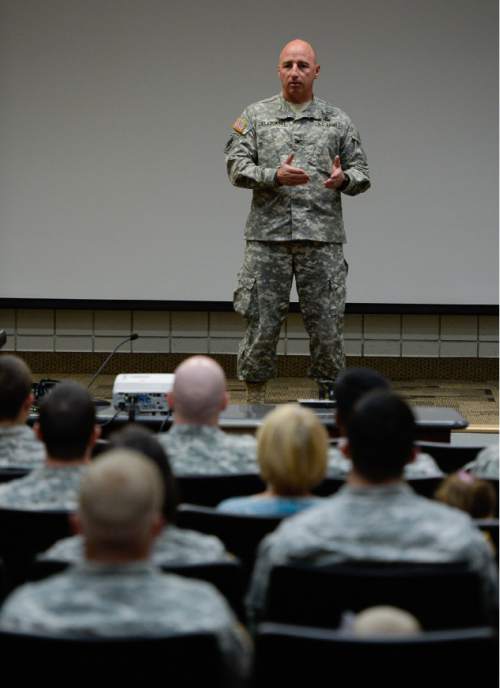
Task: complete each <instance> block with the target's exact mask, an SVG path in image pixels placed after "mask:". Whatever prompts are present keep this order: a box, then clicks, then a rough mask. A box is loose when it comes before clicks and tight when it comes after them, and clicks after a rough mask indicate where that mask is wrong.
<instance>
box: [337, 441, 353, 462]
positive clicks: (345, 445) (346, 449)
mask: <svg viewBox="0 0 500 688" xmlns="http://www.w3.org/2000/svg"><path fill="white" fill-rule="evenodd" d="M338 448H339V449H340V451H341V452H342V454H343V455H344V456H345V457H346V459H350V458H351V446H350V444H349V442H348V441H347V440H345V441H344V442H341V443H340V444H339V447H338Z"/></svg>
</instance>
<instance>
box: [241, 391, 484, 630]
mask: <svg viewBox="0 0 500 688" xmlns="http://www.w3.org/2000/svg"><path fill="white" fill-rule="evenodd" d="M415 434H416V425H415V419H414V417H413V413H412V411H411V409H410V407H409V406H408V405H407V404H406V403H405V402H404V401H403V400H402V399H401V398H399V397H398V396H397V395H395V394H392V393H391V392H382V391H375V392H371V393H370V394H369V395H366V396H365V397H364V398H363V399H361V400H360V401H359V402H358V405H357V406H356V408H355V410H354V412H353V414H352V415H351V418H350V419H349V423H348V426H347V437H348V444H347V446H346V448H345V451H346V452H347V453H348V454H349V456H350V458H351V460H352V464H353V468H352V470H351V472H350V473H349V475H348V477H347V482H346V485H345V486H344V487H342V488H341V489H340V490H339V492H337V493H336V494H335V495H333V496H332V497H328V498H327V499H325V500H324V502H323V503H322V504H321V505H320V506H316V507H314V508H312V509H308V510H307V511H305V512H304V513H302V514H298V515H297V516H294V517H293V518H291V519H287V520H285V521H284V522H283V523H282V524H281V525H280V526H279V527H278V529H277V530H276V531H274V533H272V534H271V535H268V536H267V537H266V538H265V539H264V540H263V541H262V543H261V545H260V547H259V551H258V556H257V562H256V566H255V570H254V574H253V578H252V583H251V587H250V592H249V596H248V605H249V613H250V616H251V618H253V619H255V617H257V618H258V616H259V614H260V613H262V612H263V611H264V609H265V599H266V592H267V586H268V582H269V575H270V573H271V569H272V568H273V567H274V566H279V565H283V564H291V563H294V564H298V563H302V564H310V565H330V564H337V563H342V562H348V561H349V562H354V561H383V562H436V563H442V562H465V563H466V564H468V565H469V566H470V568H471V570H473V571H476V572H477V573H478V575H479V578H480V580H481V583H482V586H483V591H484V599H485V603H486V605H487V606H488V608H489V609H491V610H494V609H495V607H496V602H497V571H496V566H495V561H494V558H493V553H492V551H491V549H490V548H489V546H488V544H487V543H486V541H485V540H484V538H483V535H482V533H481V531H480V530H479V529H477V528H476V527H475V526H474V523H473V522H472V520H471V518H470V516H468V515H467V514H465V513H464V512H462V511H459V510H458V509H454V508H451V507H449V506H447V505H445V504H440V503H438V502H436V501H433V500H431V499H427V498H425V497H420V496H418V495H417V494H415V493H414V492H413V490H412V489H411V488H410V487H409V486H408V485H407V484H405V482H404V481H403V467H404V465H405V464H406V463H407V462H408V461H411V460H412V457H413V455H414V453H415V449H414V440H415Z"/></svg>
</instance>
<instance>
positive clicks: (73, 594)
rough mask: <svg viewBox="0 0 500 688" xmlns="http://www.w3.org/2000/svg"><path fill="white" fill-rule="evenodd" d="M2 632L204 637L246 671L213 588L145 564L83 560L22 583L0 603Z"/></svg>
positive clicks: (240, 645)
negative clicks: (196, 633) (190, 634)
mask: <svg viewBox="0 0 500 688" xmlns="http://www.w3.org/2000/svg"><path fill="white" fill-rule="evenodd" d="M0 628H2V629H3V630H9V631H24V632H31V633H33V632H36V633H37V634H44V633H45V634H62V635H66V636H103V637H126V636H141V637H144V636H145V637H147V636H161V635H171V634H173V633H178V632H189V631H193V632H194V631H208V632H213V633H214V634H215V635H216V636H217V638H218V640H219V643H220V646H221V650H222V652H223V655H224V656H225V657H226V658H227V661H228V662H229V663H230V664H231V666H232V667H233V669H235V670H236V671H238V672H239V673H241V674H244V673H246V672H247V671H248V668H249V664H250V659H251V652H250V645H249V641H248V639H247V637H246V635H245V634H244V632H243V631H242V630H241V629H240V627H239V626H238V624H237V621H236V618H235V617H234V615H233V613H232V611H231V610H230V609H229V607H228V605H227V603H226V601H225V600H224V598H223V597H222V596H221V595H220V594H219V593H218V592H217V590H215V588H214V587H213V586H211V585H209V584H208V583H203V582H202V581H194V580H188V579H187V578H181V577H180V576H175V575H171V574H168V575H167V574H162V573H161V572H160V571H158V570H157V569H156V568H155V567H154V566H152V565H151V564H149V563H148V562H134V563H131V564H121V565H117V564H115V565H108V564H97V563H90V562H86V563H82V564H80V565H78V566H75V567H72V568H70V569H69V570H68V571H65V572H64V573H62V574H58V575H56V576H52V577H50V578H48V579H46V580H44V581H42V582H39V583H32V584H28V585H24V586H22V587H21V588H18V589H17V590H16V591H15V592H14V593H13V594H12V595H11V596H10V597H9V598H8V599H7V601H6V602H5V604H4V606H3V608H2V610H1V613H0Z"/></svg>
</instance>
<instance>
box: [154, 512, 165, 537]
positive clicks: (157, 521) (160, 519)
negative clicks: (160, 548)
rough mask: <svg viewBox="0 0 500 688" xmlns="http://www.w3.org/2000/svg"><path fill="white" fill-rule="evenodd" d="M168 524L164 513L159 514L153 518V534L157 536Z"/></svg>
mask: <svg viewBox="0 0 500 688" xmlns="http://www.w3.org/2000/svg"><path fill="white" fill-rule="evenodd" d="M166 524H167V521H166V519H165V517H164V516H162V514H157V515H156V516H155V517H154V518H153V522H152V523H151V535H152V536H153V537H154V538H156V537H158V535H159V534H160V533H161V531H162V530H163V528H165V526H166Z"/></svg>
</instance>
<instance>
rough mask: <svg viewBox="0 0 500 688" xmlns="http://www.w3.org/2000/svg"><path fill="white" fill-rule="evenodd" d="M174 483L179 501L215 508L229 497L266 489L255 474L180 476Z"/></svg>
mask: <svg viewBox="0 0 500 688" xmlns="http://www.w3.org/2000/svg"><path fill="white" fill-rule="evenodd" d="M176 481H177V486H178V488H179V495H180V499H181V501H182V502H186V503H188V504H199V505H200V506H217V504H219V503H220V502H222V501H223V500H224V499H228V498H229V497H240V496H246V495H252V494H256V493H258V492H263V491H264V490H265V489H266V486H265V484H264V483H263V482H262V479H261V478H260V476H258V475H257V474H256V473H237V474H233V475H189V476H182V475H181V476H177V477H176Z"/></svg>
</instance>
